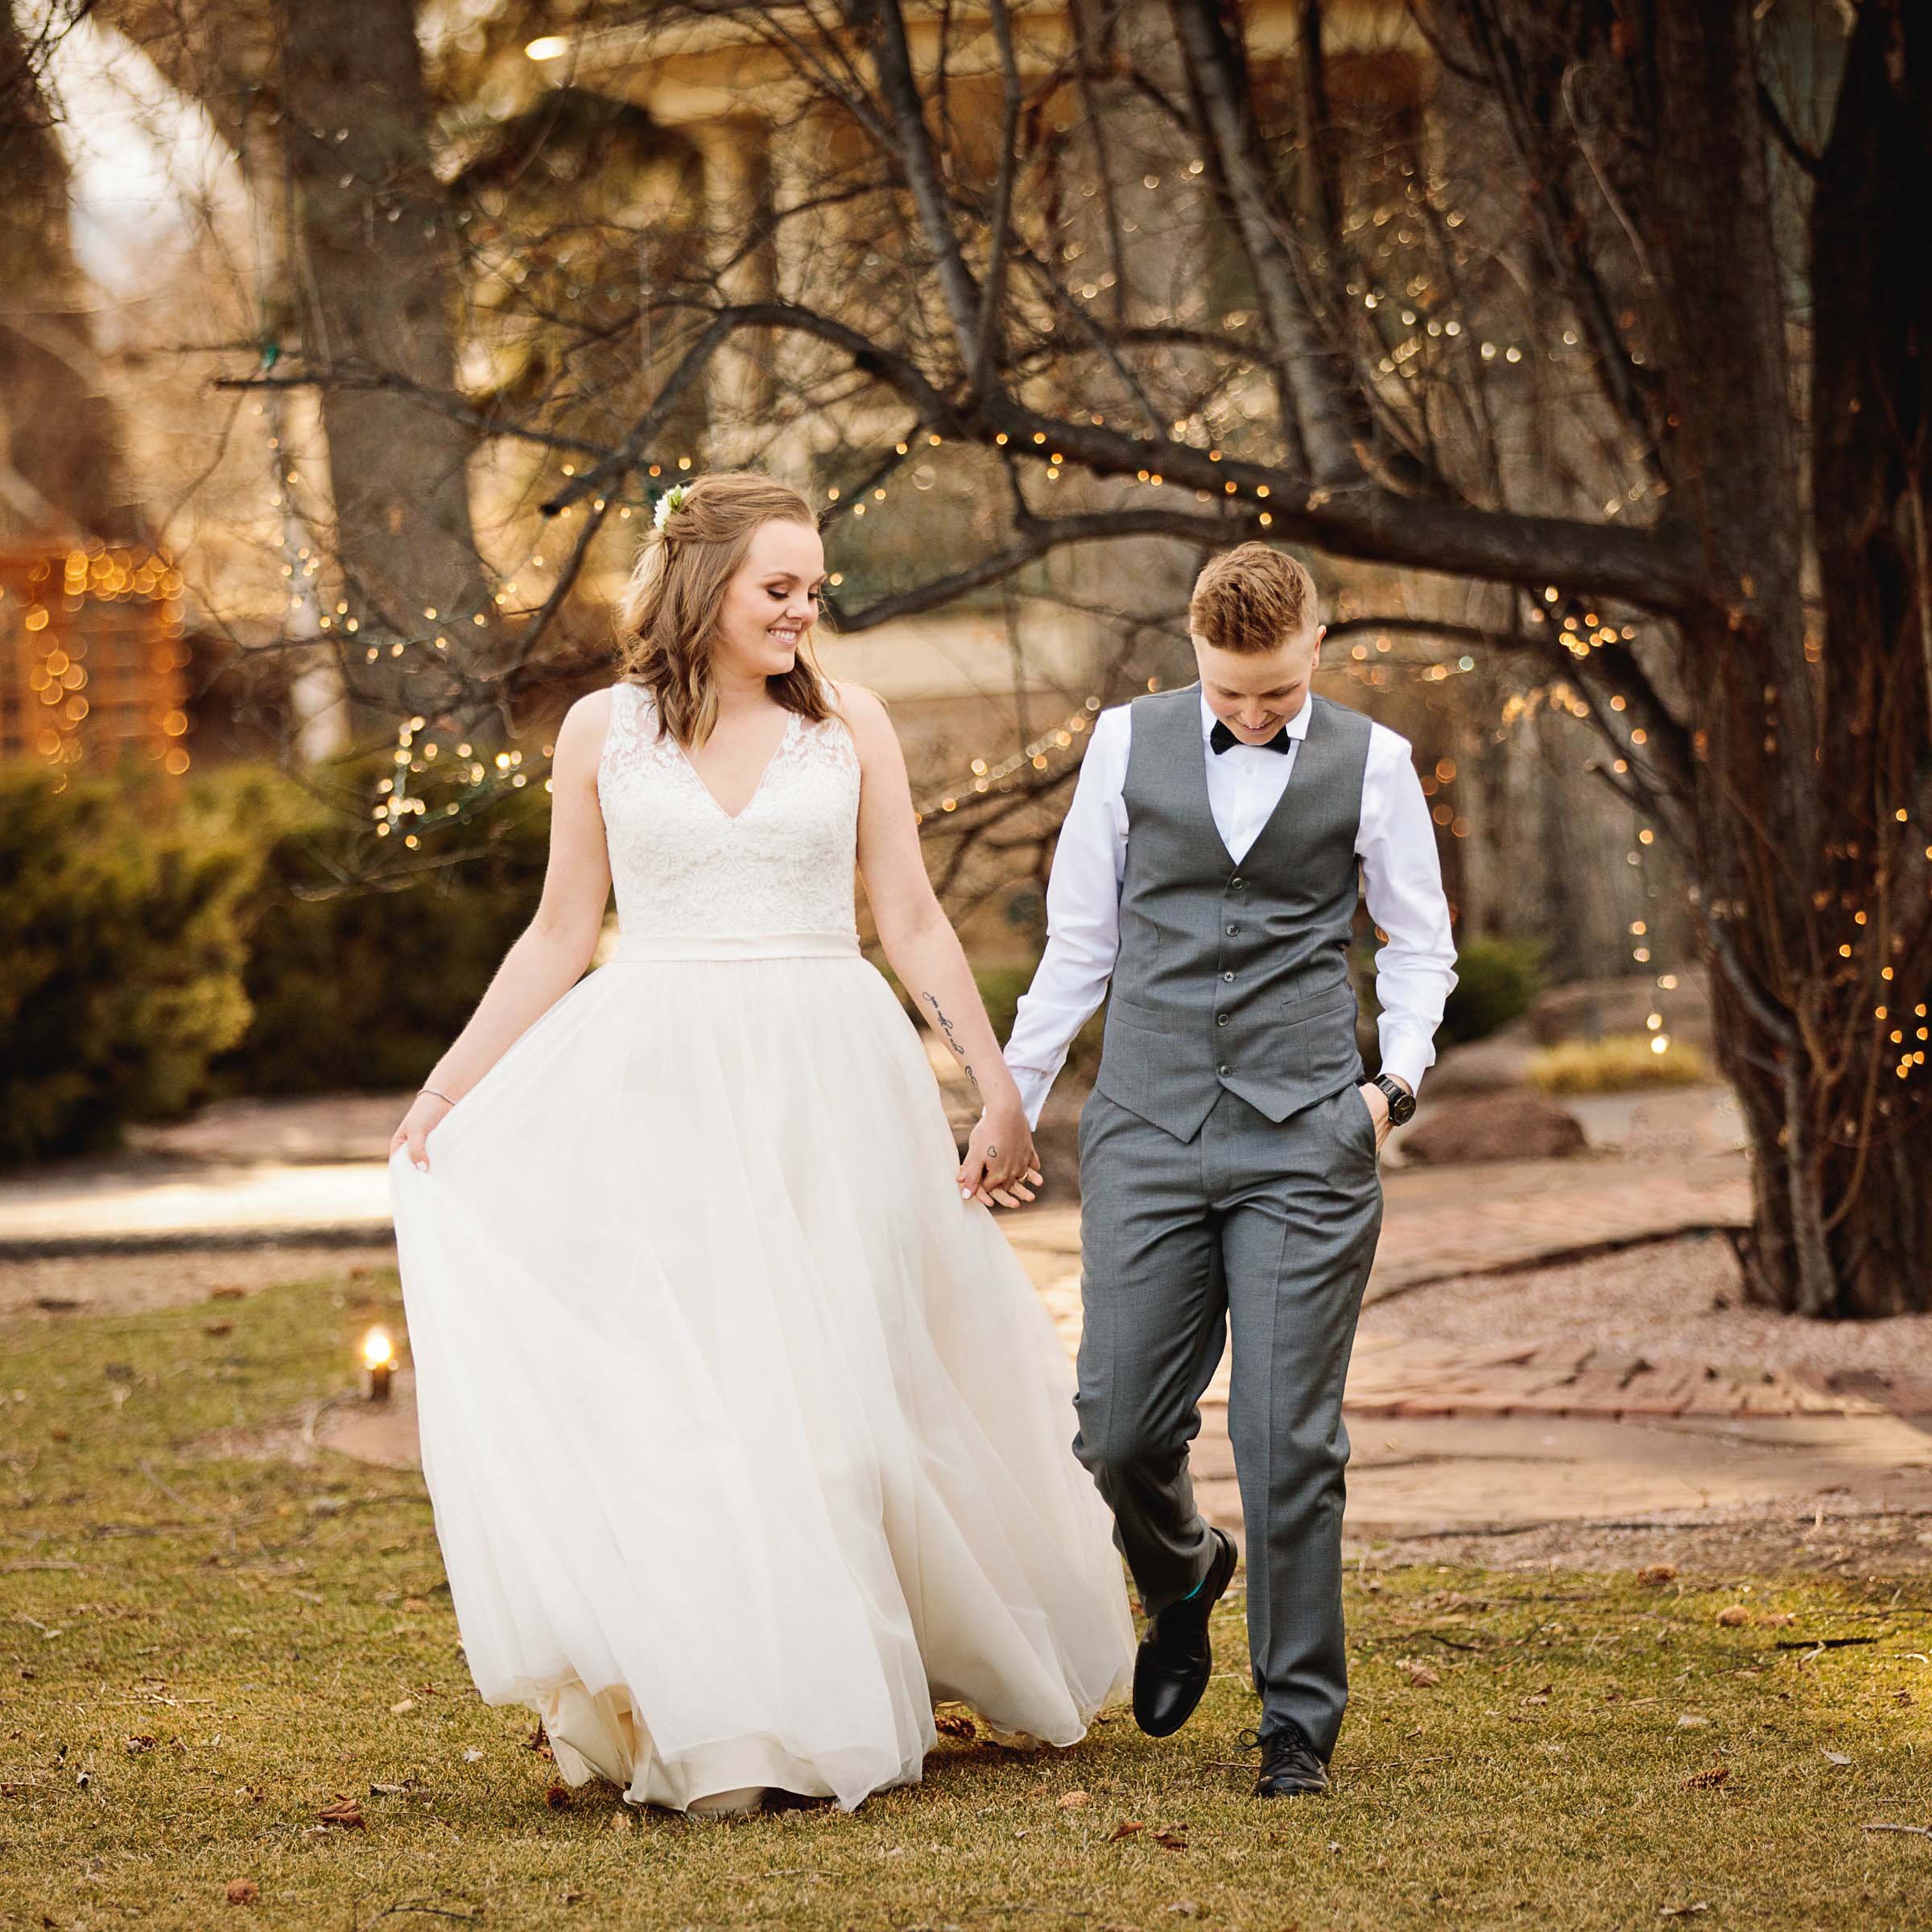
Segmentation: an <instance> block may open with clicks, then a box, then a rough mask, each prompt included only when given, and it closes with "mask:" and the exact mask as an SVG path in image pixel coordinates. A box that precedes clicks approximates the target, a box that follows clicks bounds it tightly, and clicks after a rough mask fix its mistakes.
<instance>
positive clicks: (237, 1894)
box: [228, 1878, 262, 1905]
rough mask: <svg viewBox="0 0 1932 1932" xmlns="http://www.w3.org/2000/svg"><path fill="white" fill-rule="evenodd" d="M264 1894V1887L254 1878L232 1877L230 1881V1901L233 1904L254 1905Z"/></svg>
mask: <svg viewBox="0 0 1932 1932" xmlns="http://www.w3.org/2000/svg"><path fill="white" fill-rule="evenodd" d="M261 1896H262V1888H261V1887H260V1886H259V1885H257V1884H256V1883H255V1881H254V1880H253V1879H252V1878H231V1879H230V1880H229V1881H228V1902H229V1904H230V1905H253V1904H254V1902H255V1901H256V1900H257V1899H258V1898H259V1897H261Z"/></svg>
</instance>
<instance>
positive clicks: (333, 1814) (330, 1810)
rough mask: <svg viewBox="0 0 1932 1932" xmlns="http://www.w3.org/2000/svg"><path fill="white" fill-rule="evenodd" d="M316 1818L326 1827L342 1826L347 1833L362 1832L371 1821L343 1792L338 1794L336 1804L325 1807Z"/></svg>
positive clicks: (353, 1800)
mask: <svg viewBox="0 0 1932 1932" xmlns="http://www.w3.org/2000/svg"><path fill="white" fill-rule="evenodd" d="M316 1818H318V1819H319V1820H320V1822H321V1823H324V1824H325V1825H341V1827H343V1828H344V1829H345V1831H363V1830H365V1829H366V1827H367V1826H368V1824H369V1820H368V1819H367V1818H365V1817H364V1816H363V1815H362V1807H361V1806H360V1805H359V1804H357V1802H356V1801H355V1799H353V1798H350V1797H349V1796H347V1795H346V1794H344V1793H342V1792H341V1791H338V1792H337V1793H336V1802H334V1803H333V1804H332V1805H324V1806H323V1807H322V1809H321V1810H320V1811H318V1812H317V1813H316Z"/></svg>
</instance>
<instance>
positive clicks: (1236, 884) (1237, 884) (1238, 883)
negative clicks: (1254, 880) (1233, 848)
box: [1228, 873, 1248, 892]
mask: <svg viewBox="0 0 1932 1932" xmlns="http://www.w3.org/2000/svg"><path fill="white" fill-rule="evenodd" d="M1247 883H1248V881H1246V880H1245V879H1244V878H1243V877H1241V874H1240V873H1236V874H1235V876H1234V877H1232V879H1230V880H1229V881H1228V884H1229V885H1230V886H1232V887H1233V888H1234V889H1235V890H1236V892H1239V891H1240V890H1241V888H1242V887H1243V886H1245V885H1246V884H1247Z"/></svg>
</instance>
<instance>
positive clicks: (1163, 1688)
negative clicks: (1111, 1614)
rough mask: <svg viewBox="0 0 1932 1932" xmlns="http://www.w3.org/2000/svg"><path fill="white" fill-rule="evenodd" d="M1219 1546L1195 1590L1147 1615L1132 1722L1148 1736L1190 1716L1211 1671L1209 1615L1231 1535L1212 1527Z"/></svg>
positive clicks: (1230, 1572)
mask: <svg viewBox="0 0 1932 1932" xmlns="http://www.w3.org/2000/svg"><path fill="white" fill-rule="evenodd" d="M1212 1534H1213V1535H1214V1537H1215V1538H1216V1541H1217V1542H1218V1543H1219V1544H1220V1548H1219V1550H1216V1553H1215V1558H1214V1563H1213V1565H1212V1567H1211V1568H1210V1569H1209V1570H1208V1575H1207V1578H1206V1579H1205V1581H1203V1583H1202V1584H1201V1587H1199V1589H1198V1590H1197V1591H1195V1593H1194V1595H1193V1596H1191V1597H1188V1598H1187V1599H1186V1600H1183V1602H1180V1603H1178V1604H1169V1605H1168V1606H1167V1608H1166V1609H1165V1610H1163V1611H1162V1612H1160V1614H1159V1615H1158V1616H1155V1617H1154V1618H1152V1619H1150V1621H1149V1623H1148V1625H1147V1634H1146V1636H1145V1637H1142V1638H1141V1647H1140V1649H1139V1651H1138V1653H1137V1654H1136V1656H1135V1657H1134V1660H1133V1721H1134V1722H1135V1723H1136V1724H1138V1725H1139V1726H1140V1728H1141V1729H1142V1730H1143V1731H1145V1732H1146V1733H1147V1735H1148V1736H1150V1737H1166V1736H1170V1735H1171V1734H1172V1733H1173V1732H1176V1731H1178V1730H1179V1729H1180V1728H1181V1726H1182V1725H1183V1724H1186V1723H1187V1720H1188V1719H1189V1718H1191V1717H1192V1716H1193V1715H1194V1707H1195V1705H1196V1704H1198V1703H1199V1702H1200V1701H1201V1693H1202V1692H1203V1691H1205V1690H1206V1689H1207V1688H1208V1678H1211V1677H1212V1675H1213V1674H1214V1653H1213V1651H1212V1649H1210V1648H1209V1646H1208V1616H1209V1613H1210V1612H1212V1610H1213V1608H1214V1606H1215V1605H1216V1604H1217V1603H1219V1602H1220V1600H1221V1598H1222V1597H1223V1596H1224V1595H1225V1594H1226V1593H1227V1589H1228V1584H1229V1583H1231V1582H1232V1580H1233V1578H1234V1565H1235V1548H1234V1538H1232V1537H1231V1536H1229V1535H1228V1533H1227V1532H1226V1531H1225V1530H1215V1531H1213V1532H1212Z"/></svg>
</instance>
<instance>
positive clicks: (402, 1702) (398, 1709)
mask: <svg viewBox="0 0 1932 1932" xmlns="http://www.w3.org/2000/svg"><path fill="white" fill-rule="evenodd" d="M415 1707H416V1700H415V1699H414V1698H413V1697H405V1698H399V1699H397V1701H396V1702H395V1703H393V1704H391V1705H390V1707H389V1714H390V1716H391V1717H401V1716H402V1715H403V1714H404V1713H405V1712H406V1711H413V1710H415Z"/></svg>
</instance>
